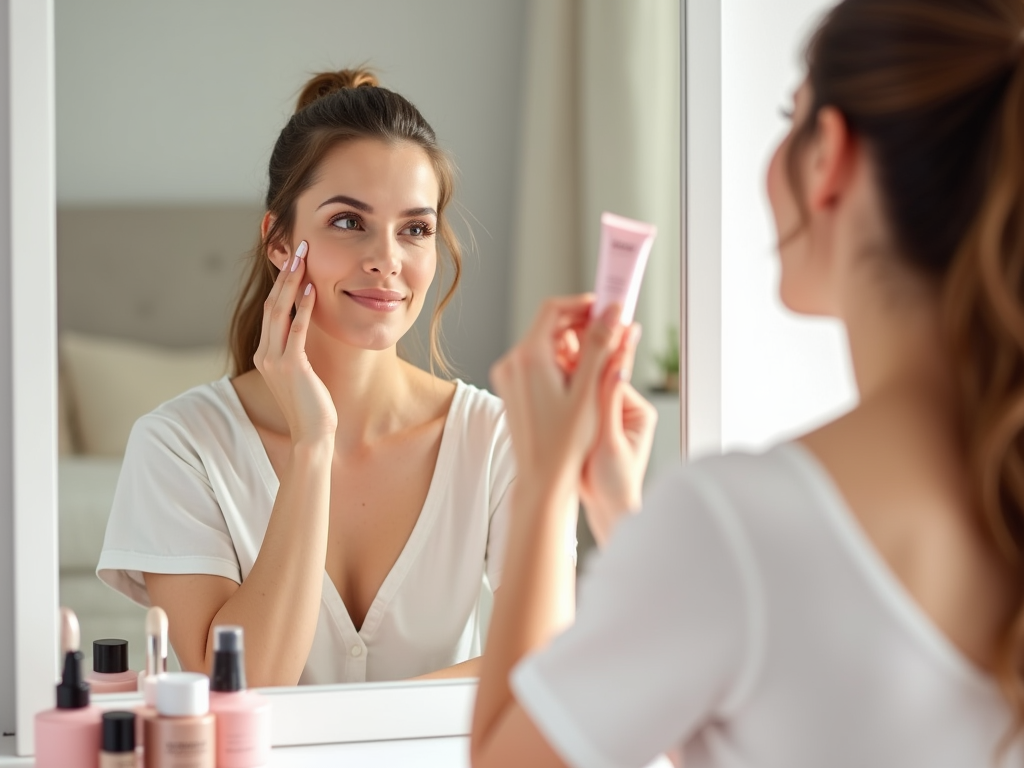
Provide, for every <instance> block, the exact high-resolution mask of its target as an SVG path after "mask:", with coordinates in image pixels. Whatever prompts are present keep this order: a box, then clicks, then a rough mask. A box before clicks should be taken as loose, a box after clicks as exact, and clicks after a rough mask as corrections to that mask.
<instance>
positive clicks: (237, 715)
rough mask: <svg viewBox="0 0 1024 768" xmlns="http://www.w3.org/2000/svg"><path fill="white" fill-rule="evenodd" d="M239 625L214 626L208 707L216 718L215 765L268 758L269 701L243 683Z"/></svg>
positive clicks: (245, 764) (236, 767)
mask: <svg viewBox="0 0 1024 768" xmlns="http://www.w3.org/2000/svg"><path fill="white" fill-rule="evenodd" d="M244 653H245V649H244V647H243V642H242V628H241V627H214V628H213V674H212V675H211V676H210V711H211V712H212V713H213V714H214V715H215V716H216V718H217V768H258V766H263V765H266V764H267V763H269V762H270V702H269V701H268V700H267V698H266V697H264V696H260V695H259V694H258V693H256V692H254V691H249V690H246V687H245V656H244Z"/></svg>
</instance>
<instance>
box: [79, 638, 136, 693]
mask: <svg viewBox="0 0 1024 768" xmlns="http://www.w3.org/2000/svg"><path fill="white" fill-rule="evenodd" d="M86 680H87V681H88V682H89V687H90V688H91V689H92V692H93V693H125V692H127V693H131V692H132V691H137V690H138V689H139V676H138V675H137V674H136V673H134V672H132V671H131V670H130V669H128V641H127V640H114V639H112V638H111V639H107V640H95V641H93V644H92V674H90V675H89V676H88V677H87V678H86Z"/></svg>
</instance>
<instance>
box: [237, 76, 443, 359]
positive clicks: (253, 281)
mask: <svg viewBox="0 0 1024 768" xmlns="http://www.w3.org/2000/svg"><path fill="white" fill-rule="evenodd" d="M357 139H376V140H379V141H383V142H386V143H396V142H410V143H413V144H415V145H417V146H419V147H420V148H421V149H423V150H424V152H426V154H427V156H428V157H429V158H430V160H431V163H432V164H433V167H434V172H435V173H436V175H437V182H438V189H439V199H438V201H437V232H438V235H439V236H440V238H441V242H442V244H443V245H444V248H445V250H446V251H447V256H448V258H449V259H450V260H451V262H452V268H453V277H452V281H451V284H450V285H449V287H448V289H447V291H446V292H445V294H444V296H442V297H441V299H440V300H439V301H438V303H437V305H436V307H435V309H434V314H433V317H432V318H431V322H430V353H431V363H432V365H437V366H438V367H439V368H440V369H441V371H443V372H447V371H448V366H447V362H446V361H445V358H444V353H443V351H442V350H441V344H440V323H441V314H442V313H443V311H444V309H445V307H446V306H447V305H448V304H449V302H450V301H451V299H452V297H453V296H454V294H455V290H456V288H457V287H458V284H459V278H460V276H461V274H462V254H461V249H460V247H459V243H458V240H457V239H456V237H455V233H454V232H453V230H452V228H451V225H450V224H449V222H448V219H447V216H446V215H445V214H446V209H447V207H448V204H449V203H450V202H451V200H452V196H453V194H454V181H455V171H454V167H453V166H452V163H451V161H450V160H449V158H448V156H447V155H446V154H445V153H444V152H443V151H442V150H441V149H440V147H439V146H438V144H437V139H436V137H435V136H434V131H433V129H432V128H431V127H430V125H429V124H428V123H427V121H426V120H425V119H424V118H423V115H421V114H420V112H419V110H417V109H416V107H414V106H413V105H412V104H411V103H410V102H409V101H408V100H407V99H405V98H404V97H402V96H400V95H399V94H397V93H394V92H393V91H389V90H388V89H386V88H382V87H380V85H379V84H378V82H377V78H376V76H375V75H374V74H373V73H372V72H370V71H368V70H366V69H345V70H341V71H339V72H324V73H321V74H318V75H315V76H314V77H313V78H312V79H311V80H310V81H309V82H308V83H306V85H305V86H304V87H303V89H302V92H301V93H300V94H299V98H298V101H297V103H296V108H295V114H293V115H292V117H291V119H289V121H288V123H287V125H285V127H284V128H283V129H282V131H281V134H280V135H279V136H278V138H277V142H276V143H275V144H274V150H273V152H272V153H271V156H270V169H269V183H268V185H267V196H266V201H265V205H266V210H267V212H268V213H270V214H271V217H272V224H271V225H270V227H269V228H268V229H267V232H266V234H265V235H264V236H263V237H262V238H261V240H260V242H259V244H258V245H257V247H256V249H255V251H254V252H253V254H252V261H251V264H250V268H249V272H248V277H247V279H246V281H245V284H244V285H243V289H242V291H241V293H240V295H239V299H238V302H237V304H236V307H235V312H234V315H233V317H232V320H231V330H230V346H231V356H232V363H233V369H234V372H235V374H236V375H237V374H240V373H244V372H245V371H249V370H252V369H253V368H254V364H253V355H255V353H256V348H257V347H258V345H259V336H260V329H261V326H262V318H263V303H264V301H265V300H266V298H267V295H268V294H269V293H270V289H271V287H272V286H273V284H274V279H275V277H276V269H275V268H274V267H273V265H272V264H271V263H270V259H268V258H267V253H268V247H269V246H270V245H271V244H273V243H275V242H279V241H281V240H285V239H287V238H289V236H290V235H291V233H292V228H293V226H294V223H295V202H296V200H297V199H298V197H299V195H301V194H302V193H303V192H304V191H305V190H306V189H308V188H309V187H310V186H311V185H312V184H313V183H314V182H315V180H316V174H317V170H318V168H319V166H320V163H321V161H322V160H323V159H324V156H325V155H327V153H328V152H329V151H330V150H331V149H332V148H334V147H335V146H337V145H338V144H340V143H342V142H346V141H353V140H357ZM442 264H443V262H442Z"/></svg>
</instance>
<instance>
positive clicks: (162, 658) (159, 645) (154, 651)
mask: <svg viewBox="0 0 1024 768" xmlns="http://www.w3.org/2000/svg"><path fill="white" fill-rule="evenodd" d="M167 629H168V622H167V613H166V612H165V611H164V609H163V608H160V607H158V606H153V607H152V608H150V609H149V610H148V611H147V612H146V668H145V669H144V670H142V671H141V672H139V682H138V686H139V691H141V693H142V700H143V705H142V706H141V707H136V709H135V716H136V717H135V743H136V744H138V745H139V748H140V749H141V748H142V747H144V746H145V743H146V729H145V722H146V720H147V719H148V718H151V717H156V686H157V681H158V680H159V679H160V676H161V675H163V674H165V673H166V672H167Z"/></svg>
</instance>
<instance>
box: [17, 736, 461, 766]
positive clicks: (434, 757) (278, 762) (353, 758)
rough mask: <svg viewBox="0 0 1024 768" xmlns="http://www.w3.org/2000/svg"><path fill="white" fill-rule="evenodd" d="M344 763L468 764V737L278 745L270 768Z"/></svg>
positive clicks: (27, 762)
mask: <svg viewBox="0 0 1024 768" xmlns="http://www.w3.org/2000/svg"><path fill="white" fill-rule="evenodd" d="M341 764H344V765H345V766H346V768H391V767H392V766H396V765H416V766H421V768H469V738H468V737H466V736H448V737H441V738H436V739H401V740H397V741H364V742H354V743H348V744H319V745H315V746H308V747H277V748H275V749H274V750H273V751H272V752H271V760H270V765H269V768H286V767H287V768H320V767H321V766H332V767H333V766H336V765H341ZM32 765H33V759H32V758H31V757H2V756H0V768H31V766H32Z"/></svg>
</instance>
